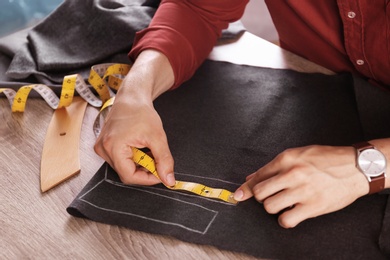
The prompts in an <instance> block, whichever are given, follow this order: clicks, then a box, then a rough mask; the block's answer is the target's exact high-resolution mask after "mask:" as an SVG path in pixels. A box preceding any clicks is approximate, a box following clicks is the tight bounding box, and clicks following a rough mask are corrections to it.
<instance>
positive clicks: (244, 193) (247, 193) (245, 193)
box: [234, 180, 253, 201]
mask: <svg viewBox="0 0 390 260" xmlns="http://www.w3.org/2000/svg"><path fill="white" fill-rule="evenodd" d="M252 196H253V193H252V188H251V186H250V180H249V181H247V182H245V183H244V184H242V185H241V186H240V187H239V188H238V189H237V190H236V191H235V192H234V199H235V200H237V201H244V200H247V199H249V198H251V197H252Z"/></svg>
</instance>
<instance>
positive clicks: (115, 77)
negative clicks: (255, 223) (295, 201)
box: [0, 63, 237, 204]
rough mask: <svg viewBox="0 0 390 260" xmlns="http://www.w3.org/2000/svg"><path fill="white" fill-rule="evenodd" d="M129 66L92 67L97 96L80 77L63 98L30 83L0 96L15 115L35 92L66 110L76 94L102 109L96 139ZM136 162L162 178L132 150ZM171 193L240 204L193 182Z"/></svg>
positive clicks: (66, 84)
mask: <svg viewBox="0 0 390 260" xmlns="http://www.w3.org/2000/svg"><path fill="white" fill-rule="evenodd" d="M130 68H131V66H130V65H128V64H113V63H106V64H98V65H94V66H92V67H91V71H90V74H89V78H88V82H89V84H91V86H92V87H93V89H94V90H95V91H96V93H97V94H98V96H99V97H97V96H96V95H95V94H94V93H93V91H92V90H91V89H90V87H89V86H88V85H87V84H86V83H85V81H84V79H83V78H82V76H81V75H79V74H73V75H69V76H65V77H64V80H63V83H62V88H61V95H60V97H57V95H56V94H55V92H54V91H53V90H52V89H51V88H50V87H48V86H47V85H43V84H31V85H25V86H22V87H20V88H19V89H18V90H17V91H15V90H13V89H11V88H0V94H1V93H3V94H4V95H5V96H6V98H7V99H8V101H9V104H10V106H11V110H12V112H24V110H25V107H26V103H27V99H28V96H29V93H30V92H31V90H35V91H36V92H37V93H38V94H39V95H40V96H41V97H42V98H43V99H44V100H45V101H46V103H47V104H48V105H49V106H50V107H51V108H52V109H54V110H55V109H59V108H63V107H67V106H69V105H70V104H71V103H72V100H73V97H74V95H75V94H76V92H77V93H78V94H79V96H80V97H82V98H83V99H84V100H86V101H87V102H88V103H89V104H90V105H91V106H93V107H100V111H99V114H98V116H97V117H96V119H95V121H94V124H93V131H94V134H95V136H98V135H99V134H100V131H101V128H102V125H103V124H104V119H105V117H106V114H107V113H108V109H107V108H109V107H110V106H111V105H112V104H113V103H114V99H115V94H114V93H113V91H112V90H111V89H114V90H118V89H119V87H120V85H121V83H122V79H123V78H124V77H125V76H126V75H127V73H128V72H129V71H130ZM132 151H133V161H134V162H135V163H136V164H138V165H140V166H142V167H144V168H145V169H147V170H148V171H150V172H151V173H152V174H153V175H155V176H156V177H157V178H159V176H158V173H157V169H156V165H155V162H154V159H153V158H152V157H150V156H149V155H147V154H146V153H144V152H143V151H141V150H139V149H138V148H135V147H133V148H132ZM167 188H169V189H171V190H180V191H187V192H191V193H193V194H197V195H199V196H202V197H207V198H212V199H218V200H222V201H225V202H228V203H231V204H237V201H236V200H235V199H234V198H233V193H232V192H230V191H228V190H225V189H220V188H211V187H208V186H206V185H203V184H200V183H194V182H186V181H178V180H177V181H176V183H175V185H174V186H167Z"/></svg>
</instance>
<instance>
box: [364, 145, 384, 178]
mask: <svg viewBox="0 0 390 260" xmlns="http://www.w3.org/2000/svg"><path fill="white" fill-rule="evenodd" d="M358 165H359V168H360V169H361V170H362V171H363V172H364V173H365V174H366V175H368V176H371V177H375V176H379V175H381V174H382V173H384V172H385V170H386V158H385V156H384V155H383V154H382V153H381V152H379V151H378V150H376V149H366V150H364V151H362V152H361V153H360V155H359V158H358Z"/></svg>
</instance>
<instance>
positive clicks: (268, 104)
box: [67, 61, 390, 259]
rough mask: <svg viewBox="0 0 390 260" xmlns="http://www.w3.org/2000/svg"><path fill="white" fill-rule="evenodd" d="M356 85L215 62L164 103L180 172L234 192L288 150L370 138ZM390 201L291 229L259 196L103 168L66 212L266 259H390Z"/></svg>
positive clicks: (372, 200) (358, 205) (382, 197)
mask: <svg viewBox="0 0 390 260" xmlns="http://www.w3.org/2000/svg"><path fill="white" fill-rule="evenodd" d="M353 82H354V81H353V79H352V77H351V76H350V75H349V74H344V75H337V76H325V75H321V74H302V73H297V72H293V71H288V70H271V69H263V68H256V67H248V66H238V65H233V64H228V63H223V62H213V61H206V62H205V63H204V64H203V65H202V67H201V68H200V69H199V70H198V71H197V73H196V74H195V76H194V77H193V78H192V79H191V80H190V81H189V82H187V83H185V84H184V85H183V86H181V87H180V88H179V89H177V90H175V91H172V92H169V93H165V94H164V95H162V96H161V97H159V98H158V99H157V100H156V102H155V106H156V109H157V111H158V112H159V114H160V115H161V118H162V120H163V122H164V128H165V130H166V133H167V135H168V140H169V144H170V148H171V151H172V153H173V156H174V158H175V171H176V178H177V179H179V180H187V181H195V182H200V183H203V184H206V185H208V186H211V187H221V188H226V189H230V190H232V191H234V190H235V189H236V188H237V187H238V186H239V185H240V184H241V183H243V182H244V180H245V176H246V175H248V174H250V173H252V172H253V171H255V170H257V169H258V168H259V167H261V166H262V165H264V164H266V163H267V162H269V161H270V160H271V159H272V158H273V157H274V156H275V155H277V154H278V153H280V152H281V151H283V150H284V149H286V148H289V147H296V146H303V145H309V144H326V145H351V144H352V143H355V142H358V141H361V140H364V138H365V135H366V134H365V130H364V129H363V127H362V124H361V123H360V118H359V116H360V115H359V112H358V107H359V106H357V104H356V99H355V94H354V84H353ZM383 116H384V118H385V119H389V114H386V115H383ZM386 122H387V121H386V120H384V121H382V123H384V124H386ZM372 135H374V134H372ZM119 198H120V199H119ZM387 201H388V195H387V194H376V195H371V196H365V197H362V198H360V199H358V200H357V201H356V202H355V203H353V204H352V205H350V206H348V207H346V208H345V209H343V210H340V211H338V212H335V213H331V214H327V215H324V216H321V217H317V218H314V219H310V220H307V221H305V222H303V223H301V224H300V225H298V226H297V227H296V228H293V229H289V230H286V229H283V228H281V227H280V226H279V225H278V223H277V215H270V214H268V213H266V212H265V210H264V208H263V207H262V205H261V204H259V203H257V202H256V201H255V200H254V199H250V200H248V201H246V202H241V203H239V204H238V205H236V206H234V205H229V204H226V203H223V202H219V201H215V200H209V199H204V198H201V197H197V196H193V195H191V194H187V193H181V192H177V191H170V190H168V189H166V188H164V187H163V186H161V185H157V186H153V187H140V186H125V185H123V184H121V183H120V181H119V178H118V176H117V175H116V173H115V172H114V171H113V170H112V169H111V168H110V167H109V166H108V165H107V164H104V165H103V166H102V167H101V169H100V170H99V171H98V172H97V173H96V175H95V176H94V177H93V178H92V180H91V181H90V182H89V183H88V184H87V185H86V187H85V188H84V189H83V190H82V191H81V192H80V194H79V195H78V196H77V198H75V200H74V201H73V202H72V203H71V205H70V206H69V207H68V209H67V210H68V212H69V213H70V214H72V215H74V216H78V217H85V218H89V219H91V220H94V221H99V222H103V223H107V224H114V225H120V226H124V227H127V228H131V229H135V230H141V231H145V232H150V233H155V234H162V235H169V236H173V237H176V238H178V239H181V240H184V241H189V242H193V243H199V244H208V245H213V246H216V247H218V248H221V249H226V250H231V251H238V252H244V253H246V254H250V255H253V256H256V257H262V258H278V259H385V258H386V256H387V257H390V251H389V248H388V245H389V243H390V236H389V222H390V221H389V207H387V208H386V206H387V203H388V202H387ZM384 216H385V219H384ZM382 225H383V226H382Z"/></svg>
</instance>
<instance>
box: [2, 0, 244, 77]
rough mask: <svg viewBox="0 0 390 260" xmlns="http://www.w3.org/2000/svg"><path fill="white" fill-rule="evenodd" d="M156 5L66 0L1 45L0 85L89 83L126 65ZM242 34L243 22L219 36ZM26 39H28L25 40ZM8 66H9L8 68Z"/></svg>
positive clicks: (153, 0) (142, 0)
mask: <svg viewBox="0 0 390 260" xmlns="http://www.w3.org/2000/svg"><path fill="white" fill-rule="evenodd" d="M159 4H160V1H159V0H116V1H115V0H83V1H76V0H67V1H65V2H64V3H63V4H62V5H60V6H59V7H58V8H57V9H56V10H55V11H54V12H53V13H52V14H51V15H50V16H49V17H47V18H46V19H45V20H44V21H42V22H41V23H40V24H38V25H37V26H35V27H34V28H32V29H31V30H29V31H24V32H21V33H17V34H16V35H11V36H9V37H5V38H4V39H0V56H1V55H5V56H7V57H8V58H9V59H11V60H12V61H11V62H5V63H6V64H7V63H8V64H7V66H8V65H9V67H8V70H7V72H6V73H5V77H4V76H3V78H0V83H1V81H15V80H19V81H20V80H21V79H23V81H25V80H24V79H26V78H28V77H29V76H31V75H33V76H34V77H35V78H36V80H37V81H38V82H40V83H44V84H48V85H53V84H55V83H59V84H60V83H62V80H63V77H64V76H66V75H69V74H74V73H79V74H81V75H82V76H83V77H84V78H88V74H89V70H90V67H91V66H92V65H94V64H96V63H105V62H115V63H129V62H130V61H129V59H128V57H127V53H128V52H129V51H130V49H131V45H132V43H133V40H134V37H135V33H136V32H137V31H140V30H142V29H144V28H146V27H147V26H148V25H149V23H150V21H151V19H152V17H153V15H154V13H155V12H156V9H157V8H158V6H159ZM243 31H245V28H244V26H243V25H242V23H241V22H236V23H232V24H231V26H229V28H228V29H226V30H224V31H223V37H224V38H229V39H230V38H234V37H237V36H238V35H240V34H241V33H242V32H243ZM23 36H24V37H27V38H23ZM9 63H10V64H9Z"/></svg>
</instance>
